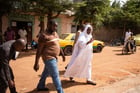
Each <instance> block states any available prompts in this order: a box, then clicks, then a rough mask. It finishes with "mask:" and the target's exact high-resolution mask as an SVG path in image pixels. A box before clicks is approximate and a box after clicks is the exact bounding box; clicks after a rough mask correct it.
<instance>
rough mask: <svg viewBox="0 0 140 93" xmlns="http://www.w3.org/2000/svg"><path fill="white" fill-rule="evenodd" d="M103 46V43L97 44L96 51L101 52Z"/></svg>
mask: <svg viewBox="0 0 140 93" xmlns="http://www.w3.org/2000/svg"><path fill="white" fill-rule="evenodd" d="M102 49H103V47H102V46H101V45H98V46H97V49H96V52H97V53H100V52H101V51H102Z"/></svg>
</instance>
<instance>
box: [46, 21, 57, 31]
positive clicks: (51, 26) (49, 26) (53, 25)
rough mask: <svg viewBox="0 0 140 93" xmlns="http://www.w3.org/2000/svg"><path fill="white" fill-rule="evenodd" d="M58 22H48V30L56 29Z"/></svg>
mask: <svg viewBox="0 0 140 93" xmlns="http://www.w3.org/2000/svg"><path fill="white" fill-rule="evenodd" d="M57 26H58V23H57V22H56V21H54V20H51V21H49V22H48V31H51V32H54V31H57Z"/></svg>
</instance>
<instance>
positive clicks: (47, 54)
mask: <svg viewBox="0 0 140 93" xmlns="http://www.w3.org/2000/svg"><path fill="white" fill-rule="evenodd" d="M56 28H57V23H56V22H55V21H53V20H51V21H50V22H49V26H48V29H47V30H46V31H45V32H43V33H41V34H40V36H39V40H38V48H37V53H36V59H35V64H34V70H35V71H37V70H38V69H39V58H40V56H42V59H43V62H44V65H45V66H44V70H43V72H42V75H41V78H40V81H39V83H38V86H37V90H38V91H48V90H49V89H48V88H46V87H45V81H46V78H47V77H48V76H49V75H50V76H51V77H52V80H53V83H54V85H55V87H56V90H57V93H64V92H63V89H62V85H61V81H60V79H59V71H58V67H57V56H58V55H59V54H60V52H61V54H62V58H63V61H65V56H64V54H63V52H62V50H61V48H60V46H59V42H58V41H59V37H58V34H57V33H56V30H57V29H56Z"/></svg>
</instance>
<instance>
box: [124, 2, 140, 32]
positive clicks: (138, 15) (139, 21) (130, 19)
mask: <svg viewBox="0 0 140 93" xmlns="http://www.w3.org/2000/svg"><path fill="white" fill-rule="evenodd" d="M122 9H123V11H124V18H125V19H124V20H125V24H126V28H130V29H133V30H138V29H140V0H129V1H127V2H126V4H125V5H124V6H123V7H122Z"/></svg>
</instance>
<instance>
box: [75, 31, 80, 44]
mask: <svg viewBox="0 0 140 93" xmlns="http://www.w3.org/2000/svg"><path fill="white" fill-rule="evenodd" d="M79 35H80V32H77V33H76V36H75V40H74V45H75V43H76V42H77V40H78V37H79Z"/></svg>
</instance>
